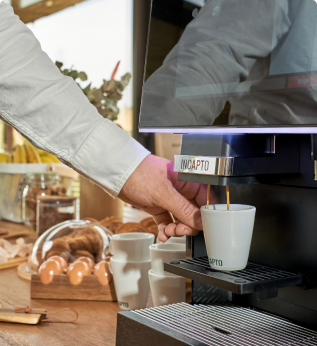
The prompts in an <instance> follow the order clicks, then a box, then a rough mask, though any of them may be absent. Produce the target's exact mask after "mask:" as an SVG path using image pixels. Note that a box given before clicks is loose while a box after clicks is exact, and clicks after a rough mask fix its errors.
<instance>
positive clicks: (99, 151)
mask: <svg viewBox="0 0 317 346" xmlns="http://www.w3.org/2000/svg"><path fill="white" fill-rule="evenodd" d="M0 117H1V118H2V119H3V120H4V121H5V122H7V123H9V124H11V125H12V126H13V127H14V128H15V129H17V130H18V131H19V132H20V133H21V134H22V135H23V136H24V137H26V138H28V139H29V140H30V141H31V142H32V143H33V144H34V145H35V146H37V147H39V148H41V149H43V150H46V151H49V152H51V153H53V154H55V155H56V156H57V157H58V158H59V159H60V160H61V161H62V162H64V163H65V164H67V165H68V166H70V167H72V168H73V169H75V170H76V171H78V172H79V173H80V174H81V175H83V176H85V177H87V178H88V179H89V180H91V181H93V182H94V183H96V184H98V185H99V186H100V187H102V188H103V189H104V190H105V191H107V192H108V193H109V194H110V195H112V196H113V197H116V196H117V195H118V193H119V192H120V190H121V188H122V186H123V184H124V183H125V182H126V180H127V178H128V177H129V176H130V175H131V173H132V172H133V171H134V170H135V168H136V167H137V166H138V165H139V164H140V162H142V161H143V159H144V158H145V157H146V156H147V155H149V152H148V151H147V150H146V149H145V148H143V147H142V146H141V145H140V144H139V143H138V142H136V141H135V140H134V139H133V138H132V137H131V136H129V135H128V134H126V133H125V132H124V131H122V130H121V129H119V128H118V127H117V126H116V125H115V124H113V123H112V122H111V121H109V120H107V119H104V118H103V117H102V116H101V115H100V114H99V113H98V112H97V110H96V108H95V107H94V106H93V105H91V104H90V103H89V101H88V99H87V98H86V97H85V96H84V94H83V93H82V91H81V90H80V88H78V86H77V84H76V83H75V82H74V81H73V80H72V78H70V77H66V76H63V75H62V74H61V73H60V71H59V70H58V68H57V67H56V66H55V65H54V64H53V63H52V61H51V60H50V59H49V57H48V56H47V55H46V54H45V53H44V52H43V51H42V50H41V47H40V44H39V42H38V40H37V39H36V38H35V37H34V35H33V33H32V32H31V31H30V30H29V29H28V28H27V27H26V26H25V25H24V24H23V23H22V22H21V21H20V20H19V18H18V17H17V16H15V15H14V14H13V10H12V7H11V6H9V5H7V4H5V3H0Z"/></svg>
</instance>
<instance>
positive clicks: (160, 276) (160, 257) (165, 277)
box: [149, 243, 186, 306]
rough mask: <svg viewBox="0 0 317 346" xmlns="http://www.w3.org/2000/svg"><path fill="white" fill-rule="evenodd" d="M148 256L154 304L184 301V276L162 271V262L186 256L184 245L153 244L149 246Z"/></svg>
mask: <svg viewBox="0 0 317 346" xmlns="http://www.w3.org/2000/svg"><path fill="white" fill-rule="evenodd" d="M150 256H151V264H152V269H151V270H149V279H150V286H151V293H152V299H153V304H154V306H160V305H166V304H174V303H181V302H184V301H185V300H186V281H185V278H183V277H181V276H178V275H173V274H171V273H168V272H166V271H164V262H169V261H175V260H179V259H184V258H186V245H185V244H184V243H183V244H182V243H178V244H175V243H165V244H153V245H151V246H150Z"/></svg>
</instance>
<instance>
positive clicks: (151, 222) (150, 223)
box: [140, 217, 156, 228]
mask: <svg viewBox="0 0 317 346" xmlns="http://www.w3.org/2000/svg"><path fill="white" fill-rule="evenodd" d="M140 225H142V226H143V227H145V228H148V227H150V226H156V223H155V221H154V219H153V217H147V218H146V219H143V220H142V221H140Z"/></svg>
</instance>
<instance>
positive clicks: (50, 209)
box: [22, 173, 76, 235]
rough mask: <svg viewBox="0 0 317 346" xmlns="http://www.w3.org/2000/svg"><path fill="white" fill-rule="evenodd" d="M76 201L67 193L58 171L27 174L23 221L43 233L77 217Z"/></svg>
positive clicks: (23, 199)
mask: <svg viewBox="0 0 317 346" xmlns="http://www.w3.org/2000/svg"><path fill="white" fill-rule="evenodd" d="M75 201H76V198H75V197H71V196H67V195H66V188H65V187H63V186H61V185H60V179H59V175H58V174H57V173H30V174H27V176H26V186H25V188H24V190H23V195H22V219H23V222H24V224H25V225H26V226H27V227H28V228H29V229H32V230H36V231H37V233H38V235H41V234H42V233H44V232H45V231H46V230H47V229H48V228H50V227H52V226H54V225H55V224H58V223H60V222H61V221H65V220H70V219H75V217H76V212H75V204H76V203H75ZM65 211H67V213H65Z"/></svg>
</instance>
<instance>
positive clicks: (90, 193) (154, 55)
mask: <svg viewBox="0 0 317 346" xmlns="http://www.w3.org/2000/svg"><path fill="white" fill-rule="evenodd" d="M4 1H5V2H6V3H8V4H9V5H11V6H12V7H13V10H14V12H15V14H16V15H18V16H19V17H20V20H21V21H22V22H24V23H25V24H26V25H27V26H28V28H29V29H30V30H31V31H32V32H33V33H34V35H35V36H36V38H37V39H38V40H39V42H40V44H41V47H42V50H43V51H44V52H46V53H47V54H48V56H49V57H50V59H51V60H52V61H53V62H54V63H56V64H57V65H58V67H59V68H60V70H61V72H62V73H63V74H65V75H68V76H70V77H72V78H74V80H75V81H76V82H77V83H78V84H79V85H80V87H81V88H82V90H83V91H84V93H85V95H86V96H87V97H88V98H89V100H90V102H91V103H92V104H94V105H95V106H96V107H97V109H98V111H99V113H100V114H101V115H102V116H104V117H106V118H108V119H110V120H112V121H114V122H115V123H116V124H118V125H119V126H121V127H122V129H123V130H124V131H126V132H127V133H128V134H130V135H131V136H133V137H134V138H135V139H136V140H138V141H139V142H140V143H141V144H143V145H144V146H145V147H146V148H147V149H148V150H150V151H151V152H152V154H156V155H158V156H162V157H165V158H168V159H170V160H173V157H174V154H177V153H178V152H179V150H180V141H181V136H180V135H173V134H155V135H154V134H148V133H142V134H141V133H139V132H138V122H139V110H140V103H141V94H142V84H143V79H144V65H145V56H146V45H147V37H148V28H149V21H150V8H151V0H4ZM195 1H198V2H200V1H204V0H193V2H195ZM165 2H166V0H162V6H165ZM161 12H162V11H161ZM162 13H163V12H162ZM160 16H161V14H160V11H158V16H157V18H152V24H153V25H154V27H156V28H157V29H158V30H152V32H151V35H152V36H153V35H154V36H155V37H152V39H153V38H155V39H159V41H160V42H164V43H163V44H161V45H159V46H158V47H157V49H155V52H153V51H151V52H150V53H149V54H151V66H149V67H150V69H149V70H153V72H154V71H155V70H156V69H157V68H158V67H159V66H161V64H162V62H163V59H164V57H165V56H166V54H167V53H168V52H169V50H170V49H171V48H172V47H173V45H175V42H177V40H178V38H179V28H178V27H173V25H172V24H168V23H167V22H166V23H165V19H164V18H163V19H162V18H160ZM161 22H162V23H163V22H164V23H165V24H164V25H165V26H162V27H163V28H164V29H160V27H161V26H160V23H161ZM147 77H148V73H147V75H146V76H145V78H147ZM102 88H103V89H102ZM105 88H106V89H107V92H106V93H104V89H105ZM108 89H109V90H110V91H109V92H108ZM26 149H28V150H29V151H30V152H31V154H30V153H29V152H28V150H26ZM55 159H56V158H54V157H51V156H49V155H48V154H47V153H45V152H41V151H38V150H37V149H36V148H34V147H33V148H31V145H30V143H26V142H25V140H24V138H23V137H22V136H21V135H20V134H19V133H18V132H17V131H16V130H14V129H13V128H12V127H11V126H9V125H7V124H5V123H4V122H2V121H0V162H1V163H0V192H1V191H2V192H3V193H2V196H3V195H6V193H5V191H6V189H7V190H8V191H9V194H7V195H8V196H10V198H8V199H7V200H5V201H3V198H2V199H1V198H0V217H1V218H3V219H6V220H9V221H13V222H21V221H22V222H23V223H25V221H23V215H21V203H22V209H23V198H22V197H21V191H23V190H24V186H25V184H27V181H28V180H30V184H35V183H34V179H35V182H36V179H40V178H36V177H33V178H30V177H28V174H34V173H37V174H39V173H41V174H44V173H45V172H55V173H58V174H59V176H60V179H64V181H65V184H64V185H65V188H66V189H67V191H68V193H67V194H68V195H71V196H75V197H77V198H78V199H79V198H80V213H79V212H78V213H77V214H76V215H77V216H79V215H80V217H93V218H96V219H99V220H100V219H102V218H104V217H106V216H118V217H123V219H130V214H131V208H130V209H129V206H126V207H127V208H125V207H124V206H123V204H122V202H121V201H120V200H118V199H117V200H113V199H112V198H111V197H109V196H108V195H107V194H106V193H105V192H104V191H103V190H102V189H100V188H99V187H98V186H96V185H92V184H91V183H90V182H89V181H88V180H86V179H84V178H82V177H79V176H78V175H77V174H76V172H69V171H67V170H65V169H66V168H67V167H60V166H62V165H61V164H60V163H59V162H58V160H57V161H56V160H55ZM5 163H7V164H5ZM8 163H10V165H8ZM30 163H39V164H42V166H41V165H38V166H37V167H34V166H31V165H29V164H30ZM11 164H14V165H11ZM25 164H26V165H25ZM45 174H46V173H45ZM10 179H12V181H11V180H10ZM14 179H15V180H14ZM32 179H33V180H32ZM41 179H44V178H43V177H42V178H41ZM45 179H48V178H46V176H45ZM65 179H66V180H65ZM14 183H15V185H14ZM92 200H93V201H94V202H95V203H92ZM21 201H22V202H21ZM13 205H14V207H12V206H13ZM77 209H79V207H77ZM8 210H10V213H9V212H8ZM124 210H125V211H124ZM134 212H135V210H134ZM9 214H10V215H13V214H14V215H13V216H10V217H8V215H9Z"/></svg>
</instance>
